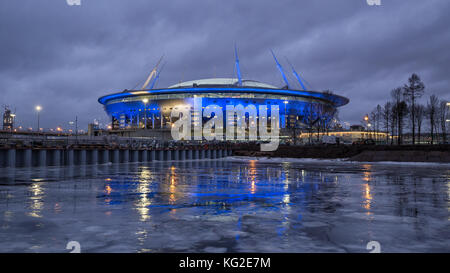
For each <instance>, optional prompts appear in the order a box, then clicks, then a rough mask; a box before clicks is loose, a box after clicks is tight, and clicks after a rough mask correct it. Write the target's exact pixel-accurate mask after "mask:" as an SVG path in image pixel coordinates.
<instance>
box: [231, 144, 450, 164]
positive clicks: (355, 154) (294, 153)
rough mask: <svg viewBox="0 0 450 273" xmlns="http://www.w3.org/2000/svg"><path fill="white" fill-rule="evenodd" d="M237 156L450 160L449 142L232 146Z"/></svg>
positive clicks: (446, 161)
mask: <svg viewBox="0 0 450 273" xmlns="http://www.w3.org/2000/svg"><path fill="white" fill-rule="evenodd" d="M233 155H236V156H256V157H259V156H261V157H289V158H319V159H335V158H347V159H349V160H351V161H361V162H362V161H366V162H377V161H397V162H438V163H450V145H415V146H413V145H404V146H403V145H402V146H390V145H376V146H375V145H373V146H366V145H351V146H350V145H341V146H280V147H279V148H278V149H277V150H276V151H273V152H261V151H259V147H257V146H245V147H242V148H241V149H239V150H235V151H234V152H233Z"/></svg>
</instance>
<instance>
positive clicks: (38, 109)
mask: <svg viewBox="0 0 450 273" xmlns="http://www.w3.org/2000/svg"><path fill="white" fill-rule="evenodd" d="M41 110H42V107H41V106H40V105H38V106H36V112H37V130H38V132H39V131H40V130H41V129H40V128H41V127H39V113H40V112H41Z"/></svg>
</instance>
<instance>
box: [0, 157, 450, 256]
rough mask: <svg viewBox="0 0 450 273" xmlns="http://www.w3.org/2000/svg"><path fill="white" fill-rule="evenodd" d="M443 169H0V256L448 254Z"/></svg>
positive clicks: (238, 165) (168, 165) (294, 165)
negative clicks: (371, 248) (74, 247)
mask: <svg viewBox="0 0 450 273" xmlns="http://www.w3.org/2000/svg"><path fill="white" fill-rule="evenodd" d="M448 177H449V176H448V171H447V167H445V166H444V167H442V166H439V165H437V166H434V167H430V166H426V167H420V166H418V167H415V168H414V169H411V168H410V167H407V166H406V167H401V166H393V167H391V166H387V165H372V164H351V163H339V162H334V163H330V162H328V163H301V162H283V161H280V162H266V163H264V162H259V161H258V160H249V161H242V160H240V161H233V160H215V161H201V162H195V161H194V162H157V163H149V164H115V165H99V166H81V167H76V168H47V169H16V170H11V169H3V170H2V172H1V174H0V212H1V214H0V221H1V222H0V252H11V251H17V252H35V251H38V252H65V244H66V243H67V241H70V240H76V241H79V242H80V243H81V245H82V249H84V251H86V252H184V251H194V252H198V251H211V249H213V250H217V251H228V252H239V251H243V252H252V251H257V252H343V251H344V252H365V251H366V250H365V246H366V243H367V242H369V241H372V240H377V241H379V242H380V243H381V244H382V249H383V250H384V251H389V252H405V251H406V252H409V251H411V252H423V251H447V252H448V251H449V250H450V249H449V242H450V236H449V222H448V221H449V217H448V212H449V211H450V203H449V199H450V182H449V178H448Z"/></svg>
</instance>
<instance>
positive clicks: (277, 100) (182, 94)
mask: <svg viewBox="0 0 450 273" xmlns="http://www.w3.org/2000/svg"><path fill="white" fill-rule="evenodd" d="M273 56H274V59H275V61H276V64H277V67H278V69H279V70H280V72H281V74H282V76H283V79H284V81H285V83H286V86H284V87H282V88H277V87H275V86H272V85H269V84H266V83H262V82H258V81H253V80H243V79H241V75H240V68H239V60H238V58H237V54H236V71H237V78H212V79H201V80H193V81H187V82H182V83H179V84H176V85H172V86H169V87H167V88H163V89H153V88H152V87H153V85H154V82H155V81H156V79H157V78H158V77H159V73H158V74H156V73H154V72H155V71H156V68H157V67H155V69H154V71H152V73H151V75H150V76H149V79H147V82H146V84H145V85H144V87H146V86H147V85H148V84H151V88H149V89H148V88H141V89H139V90H125V91H123V92H119V93H114V94H110V95H106V96H103V97H101V98H99V100H98V101H99V102H100V103H101V104H103V105H104V107H105V110H106V112H107V114H108V115H109V116H111V117H112V124H113V125H112V126H113V128H114V129H125V128H128V129H130V128H134V129H139V128H141V129H143V128H147V129H161V128H167V129H168V128H170V127H171V125H172V124H173V122H174V121H175V120H173V118H171V111H172V109H174V108H175V109H176V108H177V107H185V109H189V108H190V109H193V100H194V98H202V101H203V106H207V105H212V104H214V105H218V106H219V107H221V108H223V109H225V108H226V106H227V105H234V106H236V105H239V104H241V105H243V106H244V107H245V106H247V105H249V104H253V105H255V106H257V107H258V105H267V106H268V108H270V106H271V105H274V104H276V105H279V109H280V123H279V124H280V127H281V128H297V127H298V126H301V125H305V124H306V125H307V124H311V123H313V122H314V121H317V120H329V119H332V118H334V115H335V113H336V109H337V107H340V106H343V105H345V104H347V103H348V102H349V100H348V99H347V98H345V97H342V96H338V95H335V94H332V93H331V92H317V91H309V90H308V91H307V90H305V87H304V84H303V82H302V81H301V79H300V76H299V75H298V73H297V72H296V71H295V70H294V69H293V68H292V70H293V74H294V76H295V77H296V79H297V80H298V82H299V83H300V85H301V86H302V87H303V89H304V90H295V89H293V88H290V84H289V82H288V79H287V77H286V75H285V74H284V71H283V68H282V67H281V65H280V64H279V62H278V60H277V59H276V57H275V55H273ZM158 64H159V63H158ZM155 75H156V76H155ZM150 80H152V81H150ZM269 116H270V115H269ZM203 119H205V118H203Z"/></svg>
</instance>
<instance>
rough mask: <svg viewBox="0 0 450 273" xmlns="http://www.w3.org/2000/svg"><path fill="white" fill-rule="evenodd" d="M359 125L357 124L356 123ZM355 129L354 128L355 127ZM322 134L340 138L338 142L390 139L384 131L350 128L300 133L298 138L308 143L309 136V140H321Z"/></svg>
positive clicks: (380, 141)
mask: <svg viewBox="0 0 450 273" xmlns="http://www.w3.org/2000/svg"><path fill="white" fill-rule="evenodd" d="M356 126H359V125H356ZM355 129H356V128H355ZM323 136H335V137H338V138H339V139H340V143H353V142H355V141H358V140H364V139H373V140H374V141H375V142H377V143H385V142H386V140H389V141H390V139H391V136H390V135H389V134H388V133H385V132H372V131H365V130H362V131H361V130H360V131H356V130H352V131H333V132H328V133H317V132H316V133H312V134H309V133H302V134H301V135H300V139H301V141H302V142H303V143H308V142H309V138H310V137H311V140H312V141H313V142H315V141H317V139H319V140H322V138H323Z"/></svg>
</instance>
